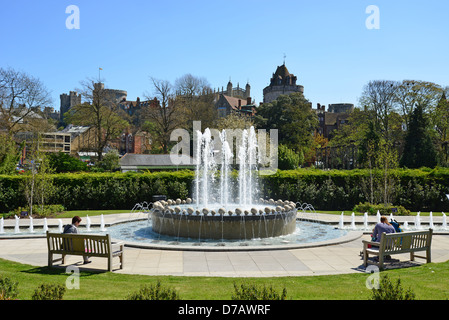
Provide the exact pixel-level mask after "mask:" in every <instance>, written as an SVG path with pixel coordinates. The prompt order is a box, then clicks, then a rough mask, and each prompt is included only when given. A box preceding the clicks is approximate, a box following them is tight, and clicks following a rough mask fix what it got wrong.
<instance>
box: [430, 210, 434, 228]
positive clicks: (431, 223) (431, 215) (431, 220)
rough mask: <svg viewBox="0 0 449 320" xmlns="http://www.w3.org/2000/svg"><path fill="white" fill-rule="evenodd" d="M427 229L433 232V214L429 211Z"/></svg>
mask: <svg viewBox="0 0 449 320" xmlns="http://www.w3.org/2000/svg"><path fill="white" fill-rule="evenodd" d="M429 228H431V229H434V230H435V225H434V224H433V214H432V211H430V214H429Z"/></svg>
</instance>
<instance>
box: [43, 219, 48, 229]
mask: <svg viewBox="0 0 449 320" xmlns="http://www.w3.org/2000/svg"><path fill="white" fill-rule="evenodd" d="M43 230H44V232H47V231H48V222H47V218H44V226H43Z"/></svg>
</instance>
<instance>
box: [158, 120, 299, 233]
mask: <svg viewBox="0 0 449 320" xmlns="http://www.w3.org/2000/svg"><path fill="white" fill-rule="evenodd" d="M196 136H197V137H198V140H197V144H196V146H197V149H196V171H195V181H194V190H193V201H192V199H187V200H186V204H185V205H183V204H179V203H176V202H174V201H173V200H168V201H157V202H155V203H154V204H153V210H152V212H151V220H152V226H153V230H157V232H158V233H160V234H164V235H171V236H177V237H178V238H179V237H193V238H199V237H201V238H206V239H242V238H244V239H246V238H251V237H258V238H267V237H276V236H280V235H285V234H290V233H292V232H293V231H294V230H295V229H296V204H295V203H293V202H291V201H282V200H278V201H274V200H273V199H270V200H264V199H261V198H259V199H258V192H259V187H258V179H257V175H258V166H259V153H258V145H257V137H256V132H255V130H254V127H251V128H250V129H249V130H243V131H242V135H241V137H237V146H238V147H237V152H236V155H237V156H236V157H234V155H233V152H232V150H231V148H230V146H229V145H230V144H229V142H228V139H229V138H231V139H233V137H234V136H233V137H228V136H227V131H226V130H223V131H222V132H221V133H219V134H218V136H217V137H215V136H214V138H215V139H213V137H212V132H211V130H209V129H206V130H205V131H204V133H201V132H199V131H198V132H196ZM220 144H221V145H220ZM234 158H235V159H236V160H238V167H239V169H238V177H237V178H236V179H235V180H234V179H233V178H232V175H231V171H230V169H231V166H232V165H233V162H232V161H233V159H234ZM256 199H258V200H256ZM173 205H175V207H172V206H173ZM249 230H251V232H247V231H249Z"/></svg>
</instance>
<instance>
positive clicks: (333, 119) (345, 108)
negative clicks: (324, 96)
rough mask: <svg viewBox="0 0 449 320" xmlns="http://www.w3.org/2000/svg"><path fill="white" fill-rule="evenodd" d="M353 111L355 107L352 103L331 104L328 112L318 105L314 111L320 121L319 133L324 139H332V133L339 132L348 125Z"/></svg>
mask: <svg viewBox="0 0 449 320" xmlns="http://www.w3.org/2000/svg"><path fill="white" fill-rule="evenodd" d="M353 110H354V105H353V104H351V103H335V104H329V106H328V111H327V112H326V110H325V106H324V105H320V104H319V103H318V104H317V108H316V109H315V110H314V111H315V112H316V113H317V116H318V120H319V126H318V128H317V132H318V133H319V134H321V135H322V136H323V137H324V138H327V139H331V138H332V131H334V130H338V129H339V128H340V127H341V126H342V125H344V124H346V123H348V120H349V116H350V114H351V112H352V111H353Z"/></svg>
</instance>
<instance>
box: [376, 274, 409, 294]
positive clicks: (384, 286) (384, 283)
mask: <svg viewBox="0 0 449 320" xmlns="http://www.w3.org/2000/svg"><path fill="white" fill-rule="evenodd" d="M371 300H415V294H414V293H413V292H412V290H411V289H410V288H409V289H408V290H407V291H404V289H403V288H402V285H401V279H400V278H398V279H397V281H396V285H394V284H393V283H392V282H391V280H390V279H389V278H388V276H387V275H383V276H381V279H380V283H379V289H373V290H372V295H371Z"/></svg>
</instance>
